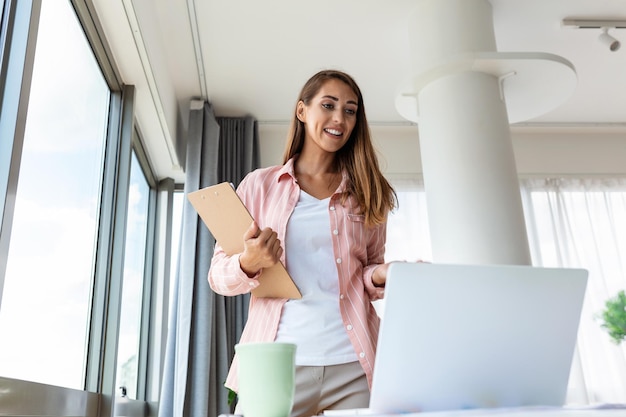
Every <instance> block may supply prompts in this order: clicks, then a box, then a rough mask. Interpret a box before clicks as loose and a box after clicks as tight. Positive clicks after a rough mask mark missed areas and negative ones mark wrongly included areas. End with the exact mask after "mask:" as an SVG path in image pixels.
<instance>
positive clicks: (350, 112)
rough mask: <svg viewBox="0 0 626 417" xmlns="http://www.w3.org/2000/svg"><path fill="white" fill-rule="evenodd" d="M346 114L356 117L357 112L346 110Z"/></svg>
mask: <svg viewBox="0 0 626 417" xmlns="http://www.w3.org/2000/svg"><path fill="white" fill-rule="evenodd" d="M346 114H349V115H350V116H354V115H355V114H356V110H354V109H346Z"/></svg>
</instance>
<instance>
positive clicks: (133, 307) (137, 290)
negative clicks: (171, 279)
mask: <svg viewBox="0 0 626 417" xmlns="http://www.w3.org/2000/svg"><path fill="white" fill-rule="evenodd" d="M129 190H130V192H129V196H128V214H127V218H126V245H125V253H124V277H123V281H122V311H121V314H120V324H119V329H120V330H119V332H120V335H119V342H118V351H117V382H116V386H117V387H118V388H120V389H121V387H124V391H125V392H126V395H127V396H128V398H131V399H137V387H138V378H137V377H138V369H139V350H140V336H141V328H142V320H141V319H142V306H143V303H142V302H143V294H144V287H145V286H144V277H145V276H146V274H145V272H146V250H147V240H148V239H147V236H148V222H149V220H150V219H149V216H148V210H149V208H150V206H149V203H150V186H149V185H148V182H147V181H146V177H145V175H144V174H143V171H142V169H141V166H140V165H139V162H138V160H137V155H136V154H135V153H133V157H132V164H131V168H130V187H129ZM146 278H147V279H149V278H148V277H146Z"/></svg>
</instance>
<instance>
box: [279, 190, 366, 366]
mask: <svg viewBox="0 0 626 417" xmlns="http://www.w3.org/2000/svg"><path fill="white" fill-rule="evenodd" d="M329 200H330V199H329V198H326V199H324V200H318V199H317V198H315V197H313V196H311V195H309V194H307V193H306V192H304V191H300V197H299V199H298V204H297V205H296V207H295V209H294V212H293V213H292V215H291V217H290V218H289V222H288V223H287V232H286V235H285V242H284V247H285V255H286V263H287V270H288V271H289V274H290V275H291V277H292V278H293V280H294V281H295V283H296V285H297V286H298V288H299V289H300V292H301V293H302V298H301V299H300V300H289V301H287V303H286V304H285V306H284V307H283V311H282V315H281V318H280V323H279V325H278V333H277V335H276V341H277V342H289V343H295V344H296V345H297V346H298V348H297V349H296V365H305V366H328V365H338V364H342V363H348V362H353V361H356V360H358V358H357V356H356V353H355V351H354V348H353V347H352V344H351V343H350V339H349V338H348V334H347V333H346V330H345V326H344V323H343V319H342V317H341V312H340V311H339V278H338V275H337V269H336V266H335V262H334V255H333V247H332V240H331V232H330V219H329V217H328V216H329V215H328V204H329Z"/></svg>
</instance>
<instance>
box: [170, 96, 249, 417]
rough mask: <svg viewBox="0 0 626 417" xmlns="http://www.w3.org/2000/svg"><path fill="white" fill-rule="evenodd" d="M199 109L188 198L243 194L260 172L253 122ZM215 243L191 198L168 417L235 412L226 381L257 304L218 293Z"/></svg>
mask: <svg viewBox="0 0 626 417" xmlns="http://www.w3.org/2000/svg"><path fill="white" fill-rule="evenodd" d="M194 107H195V108H194ZM198 107H200V106H192V109H191V111H190V115H189V134H188V139H187V157H186V165H185V166H186V180H185V195H186V194H187V193H188V192H191V191H195V190H198V189H200V188H204V187H208V186H210V185H214V184H217V183H220V182H223V181H229V182H232V183H233V184H234V185H235V186H237V185H238V184H239V182H240V181H241V180H242V179H243V177H244V176H245V175H246V174H247V173H248V172H250V171H252V170H253V169H255V168H257V167H258V165H259V162H258V161H259V156H258V155H259V152H258V138H257V136H258V134H257V124H256V121H255V120H254V119H253V118H252V117H243V118H223V117H220V118H217V117H215V115H214V113H213V109H212V107H211V105H210V104H209V103H206V102H205V103H204V105H203V106H202V108H198ZM214 243H215V240H214V239H213V236H212V235H211V234H210V232H209V231H208V229H207V228H206V226H205V225H204V224H203V223H202V221H201V220H200V218H199V217H198V214H197V213H196V211H195V210H194V209H193V207H192V206H191V204H190V203H189V202H188V200H187V199H186V198H185V201H184V208H183V220H182V229H181V242H180V253H179V265H178V273H177V278H176V282H175V283H174V290H173V294H172V298H171V304H170V321H169V330H168V339H167V349H166V357H165V366H164V371H163V382H162V385H161V397H160V401H159V416H160V417H169V416H171V417H180V416H189V417H216V416H217V415H219V414H222V413H231V412H232V411H233V407H232V406H229V405H228V391H227V389H226V388H225V387H224V381H225V380H226V374H227V372H228V368H229V366H230V362H231V360H232V356H233V353H234V345H235V343H236V342H237V341H238V340H239V337H240V335H241V331H242V330H243V326H244V324H245V321H246V319H247V312H248V301H249V298H248V296H247V295H246V296H237V297H223V296H220V295H218V294H215V293H214V292H213V291H212V290H211V289H210V287H209V284H208V281H207V274H208V271H209V265H210V262H211V257H212V256H213V245H214Z"/></svg>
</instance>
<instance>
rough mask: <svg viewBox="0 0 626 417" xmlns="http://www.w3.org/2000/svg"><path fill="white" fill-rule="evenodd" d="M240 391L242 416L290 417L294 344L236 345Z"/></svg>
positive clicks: (292, 394)
mask: <svg viewBox="0 0 626 417" xmlns="http://www.w3.org/2000/svg"><path fill="white" fill-rule="evenodd" d="M235 352H236V353H237V360H238V361H239V364H238V374H237V375H238V377H239V392H238V393H237V397H238V400H239V405H240V407H241V411H242V412H243V415H244V416H245V417H289V414H290V413H291V409H292V407H293V399H294V392H295V373H296V371H295V356H296V345H295V344H292V343H276V342H269V343H245V344H238V345H236V346H235Z"/></svg>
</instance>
